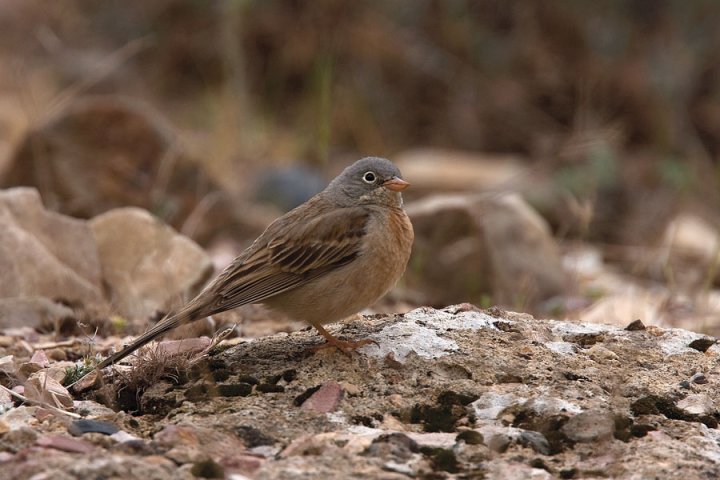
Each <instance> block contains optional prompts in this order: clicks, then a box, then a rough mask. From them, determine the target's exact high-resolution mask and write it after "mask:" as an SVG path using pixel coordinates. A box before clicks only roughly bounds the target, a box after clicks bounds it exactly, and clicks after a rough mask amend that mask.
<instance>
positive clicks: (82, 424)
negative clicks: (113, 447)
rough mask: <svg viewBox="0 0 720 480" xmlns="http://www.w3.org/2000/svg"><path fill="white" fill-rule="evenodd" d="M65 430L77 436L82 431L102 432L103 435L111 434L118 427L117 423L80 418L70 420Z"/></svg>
mask: <svg viewBox="0 0 720 480" xmlns="http://www.w3.org/2000/svg"><path fill="white" fill-rule="evenodd" d="M67 430H68V433H70V435H72V436H73V437H79V436H81V435H82V434H84V433H102V434H103V435H112V434H113V433H116V432H117V431H118V430H120V429H119V428H118V427H117V425H115V424H112V423H110V422H101V421H98V420H89V419H82V420H75V421H74V422H72V423H71V424H70V425H69V426H68V427H67Z"/></svg>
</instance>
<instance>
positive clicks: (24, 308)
mask: <svg viewBox="0 0 720 480" xmlns="http://www.w3.org/2000/svg"><path fill="white" fill-rule="evenodd" d="M73 316H74V313H73V310H72V309H71V308H68V307H67V306H65V305H62V304H60V303H56V302H53V301H52V300H50V299H49V298H45V297H11V298H2V299H0V328H8V327H9V328H15V327H30V328H35V329H37V328H39V327H41V326H45V327H47V326H54V325H58V324H59V323H60V321H62V320H63V319H65V318H72V317H73Z"/></svg>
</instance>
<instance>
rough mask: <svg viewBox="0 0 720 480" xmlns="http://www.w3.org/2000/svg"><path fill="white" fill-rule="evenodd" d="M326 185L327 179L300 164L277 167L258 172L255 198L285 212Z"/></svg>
mask: <svg viewBox="0 0 720 480" xmlns="http://www.w3.org/2000/svg"><path fill="white" fill-rule="evenodd" d="M326 185H327V180H326V179H325V178H324V177H323V176H322V175H320V173H319V172H318V171H316V170H312V169H310V168H308V167H304V166H301V165H290V166H288V167H284V168H281V167H278V168H273V169H269V170H266V171H264V172H263V173H262V174H260V176H259V178H258V180H257V188H256V190H255V198H256V199H257V200H258V201H261V202H265V203H270V204H272V205H274V206H276V207H278V208H279V209H280V210H282V211H283V212H287V211H289V210H292V209H293V208H295V207H297V206H298V205H300V204H301V203H303V202H305V201H306V200H308V199H309V198H310V197H312V196H313V195H315V194H316V193H318V192H319V191H321V190H323V189H324V188H325V186H326Z"/></svg>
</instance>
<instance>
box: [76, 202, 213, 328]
mask: <svg viewBox="0 0 720 480" xmlns="http://www.w3.org/2000/svg"><path fill="white" fill-rule="evenodd" d="M90 226H91V228H92V232H93V235H94V237H95V241H96V242H97V249H98V253H99V257H100V263H101V265H102V272H103V280H104V282H105V285H106V289H107V291H108V295H109V296H110V300H111V302H112V304H113V306H114V307H115V308H116V310H117V311H118V312H119V313H120V314H121V315H123V316H125V317H128V318H147V317H149V316H151V315H153V314H154V313H155V312H157V311H166V310H168V309H171V308H172V307H175V306H177V304H178V302H179V301H181V300H182V299H187V298H189V297H191V296H192V295H193V294H194V293H196V292H197V290H198V288H199V287H200V286H202V284H203V283H204V282H205V281H206V280H207V278H208V277H209V275H210V274H211V272H212V266H211V263H210V259H209V258H208V256H207V255H206V254H205V252H204V251H203V250H202V249H201V248H200V247H198V246H197V245H196V244H195V243H193V242H192V241H191V240H190V239H188V238H186V237H184V236H182V235H179V234H177V233H176V232H175V231H174V230H173V229H172V228H170V227H168V226H167V225H164V224H163V223H162V222H160V221H159V220H158V219H157V218H155V217H153V216H152V215H150V214H149V213H148V212H146V211H144V210H141V209H138V208H120V209H116V210H112V211H110V212H107V213H104V214H102V215H99V216H97V217H95V218H93V219H92V220H91V221H90Z"/></svg>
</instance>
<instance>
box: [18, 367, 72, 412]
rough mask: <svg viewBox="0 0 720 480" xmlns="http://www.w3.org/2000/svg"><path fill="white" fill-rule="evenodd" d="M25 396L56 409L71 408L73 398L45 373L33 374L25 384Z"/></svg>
mask: <svg viewBox="0 0 720 480" xmlns="http://www.w3.org/2000/svg"><path fill="white" fill-rule="evenodd" d="M25 396H26V397H28V398H29V399H31V400H36V401H39V402H44V403H46V404H48V405H51V406H53V407H58V408H66V409H67V408H72V406H73V397H72V395H70V392H68V391H67V389H66V388H65V387H63V386H62V385H61V384H60V382H58V381H57V380H55V379H54V378H52V377H50V376H49V375H47V374H46V373H45V372H42V371H40V372H37V373H34V374H32V375H31V376H30V378H28V380H27V381H26V382H25Z"/></svg>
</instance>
